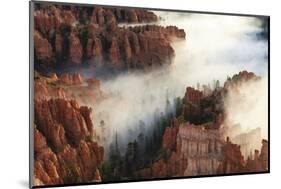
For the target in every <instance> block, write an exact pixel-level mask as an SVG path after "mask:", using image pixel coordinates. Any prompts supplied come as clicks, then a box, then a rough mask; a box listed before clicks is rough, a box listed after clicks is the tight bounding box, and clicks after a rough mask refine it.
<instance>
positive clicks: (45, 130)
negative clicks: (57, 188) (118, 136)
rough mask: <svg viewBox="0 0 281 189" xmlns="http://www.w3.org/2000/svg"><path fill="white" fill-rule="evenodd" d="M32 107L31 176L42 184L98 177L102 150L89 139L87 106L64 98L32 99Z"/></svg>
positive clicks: (73, 181) (89, 128)
mask: <svg viewBox="0 0 281 189" xmlns="http://www.w3.org/2000/svg"><path fill="white" fill-rule="evenodd" d="M34 107H35V120H34V122H35V128H34V150H35V151H34V156H35V162H34V176H35V178H36V179H38V180H40V182H41V183H43V184H46V185H52V184H63V183H76V182H90V181H93V180H94V181H101V178H100V175H99V174H100V173H99V169H98V167H99V165H100V164H101V161H102V159H103V153H104V150H103V147H101V146H99V145H98V144H97V143H96V142H94V141H92V139H91V136H92V135H93V134H94V127H93V124H92V110H91V108H88V107H83V106H81V107H80V106H79V105H78V103H77V102H76V101H74V100H66V99H50V100H35V105H34ZM38 180H37V181H38Z"/></svg>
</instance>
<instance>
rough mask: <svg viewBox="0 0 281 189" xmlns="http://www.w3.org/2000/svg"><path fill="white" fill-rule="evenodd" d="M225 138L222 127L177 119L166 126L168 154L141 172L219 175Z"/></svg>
mask: <svg viewBox="0 0 281 189" xmlns="http://www.w3.org/2000/svg"><path fill="white" fill-rule="evenodd" d="M222 144H223V141H222V139H221V134H220V133H219V131H218V130H208V129H205V127H204V126H200V125H197V126H196V125H192V124H189V123H185V124H179V123H178V121H177V120H174V121H173V123H172V127H170V128H166V130H165V133H164V135H163V142H162V150H163V151H164V152H163V153H164V154H165V155H163V156H162V158H160V159H159V160H157V161H156V162H154V163H153V164H152V166H151V168H146V169H143V170H141V171H140V173H139V174H140V175H141V176H142V177H144V178H159V177H171V176H172V177H176V176H195V175H209V174H216V173H217V167H218V165H219V163H220V160H221V158H222V151H221V146H222Z"/></svg>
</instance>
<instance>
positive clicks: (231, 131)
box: [138, 71, 268, 178]
mask: <svg viewBox="0 0 281 189" xmlns="http://www.w3.org/2000/svg"><path fill="white" fill-rule="evenodd" d="M257 79H259V78H258V77H257V76H255V75H253V74H252V73H249V72H246V71H243V72H240V73H239V74H237V75H235V76H233V77H232V78H230V79H228V81H227V82H226V83H227V84H225V85H224V87H219V86H218V87H217V88H216V89H214V90H211V92H208V93H203V92H202V91H200V90H196V89H194V88H191V87H187V89H186V93H185V96H184V97H183V100H182V104H181V108H180V109H181V111H180V112H179V114H178V115H177V116H178V118H177V119H176V118H174V119H173V120H172V122H171V126H170V127H167V128H166V129H165V132H164V134H163V137H162V147H161V149H160V150H159V153H157V156H156V157H155V158H154V159H153V162H152V164H150V165H149V166H145V168H143V169H141V170H140V171H138V175H139V176H141V177H142V178H161V177H177V176H196V175H213V174H232V173H243V172H261V171H262V172H265V171H267V170H268V142H267V141H266V140H262V138H261V130H260V128H257V129H253V130H250V131H249V132H244V133H243V132H241V128H240V126H239V125H236V126H233V127H230V128H228V129H226V127H225V125H224V124H225V122H224V120H225V112H224V111H225V110H224V106H223V98H224V97H225V95H226V94H227V93H228V90H229V89H234V88H237V86H238V85H240V84H242V83H243V82H248V81H255V80H257ZM230 87H231V88H230ZM225 138H226V140H225ZM261 141H262V144H261V145H260V143H261Z"/></svg>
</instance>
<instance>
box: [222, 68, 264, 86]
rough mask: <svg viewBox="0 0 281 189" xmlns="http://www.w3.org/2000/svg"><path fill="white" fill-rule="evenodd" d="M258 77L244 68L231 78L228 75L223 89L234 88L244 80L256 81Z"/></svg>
mask: <svg viewBox="0 0 281 189" xmlns="http://www.w3.org/2000/svg"><path fill="white" fill-rule="evenodd" d="M259 79H260V77H258V76H256V75H255V74H254V73H253V72H248V71H246V70H244V71H241V72H239V73H238V74H235V75H233V76H232V78H230V77H229V78H228V79H227V81H226V82H225V83H224V89H226V90H229V89H235V88H237V87H238V86H239V85H241V84H242V83H244V82H249V81H257V80H259Z"/></svg>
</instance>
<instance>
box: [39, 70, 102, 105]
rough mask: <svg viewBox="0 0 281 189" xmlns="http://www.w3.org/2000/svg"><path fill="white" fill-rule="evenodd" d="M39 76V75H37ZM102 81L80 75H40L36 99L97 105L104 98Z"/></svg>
mask: <svg viewBox="0 0 281 189" xmlns="http://www.w3.org/2000/svg"><path fill="white" fill-rule="evenodd" d="M37 75H39V74H38V73H37ZM100 85H101V84H100V81H99V80H97V79H95V78H84V77H82V76H81V75H80V74H78V73H74V74H66V73H64V74H61V75H59V76H57V74H55V73H51V74H50V75H49V76H46V77H44V76H42V75H39V76H37V78H35V80H34V99H36V100H43V99H45V100H46V99H47V100H48V99H51V98H55V99H56V98H62V99H68V100H71V99H76V100H77V101H78V102H79V103H82V104H87V103H89V102H91V103H96V102H97V101H99V100H100V99H102V98H103V95H102V90H101V86H100Z"/></svg>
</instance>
